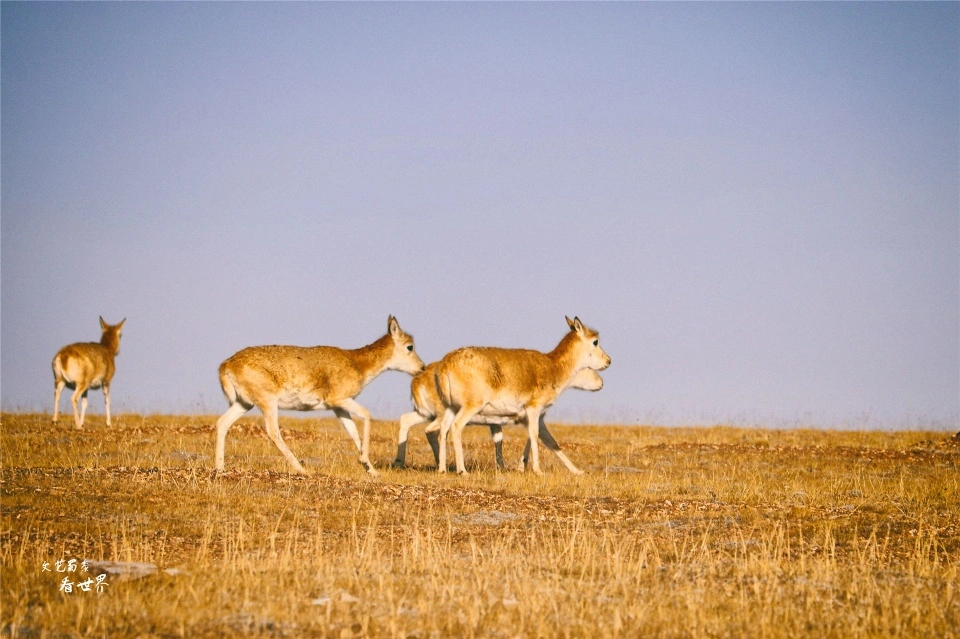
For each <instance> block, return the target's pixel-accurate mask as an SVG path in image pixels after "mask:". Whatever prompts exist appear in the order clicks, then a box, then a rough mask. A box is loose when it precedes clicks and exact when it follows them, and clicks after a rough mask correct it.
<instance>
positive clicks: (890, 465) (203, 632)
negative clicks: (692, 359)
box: [0, 414, 960, 639]
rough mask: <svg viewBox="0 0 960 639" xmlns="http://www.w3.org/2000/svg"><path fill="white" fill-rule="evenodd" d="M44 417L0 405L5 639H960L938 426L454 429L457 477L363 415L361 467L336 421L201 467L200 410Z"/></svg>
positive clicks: (959, 565) (945, 437)
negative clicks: (459, 435) (579, 472)
mask: <svg viewBox="0 0 960 639" xmlns="http://www.w3.org/2000/svg"><path fill="white" fill-rule="evenodd" d="M49 420H50V417H49V415H32V414H4V415H2V427H0V436H2V440H0V441H2V455H3V458H2V470H0V498H2V501H0V505H2V522H0V591H2V595H0V636H4V637H219V636H268V637H365V636H375V637H417V638H424V639H426V638H432V637H591V638H592V637H818V638H823V637H826V638H829V637H958V636H960V592H958V585H957V582H958V577H960V467H958V466H960V442H958V440H956V439H954V438H953V437H952V436H951V434H947V433H925V432H823V431H814V430H791V431H775V430H760V429H736V428H682V429H681V428H678V429H670V428H653V427H650V428H646V427H619V426H561V425H557V426H556V427H555V428H554V427H551V429H552V430H553V432H554V434H555V435H556V436H557V439H558V440H559V441H560V442H561V443H562V444H563V445H564V447H565V449H566V450H567V451H568V454H569V455H570V457H571V458H572V459H573V460H574V462H575V463H577V464H578V465H579V466H580V467H581V468H583V469H585V470H586V471H587V474H586V475H585V476H583V477H573V476H571V475H570V474H569V473H567V472H566V470H565V469H564V468H563V467H562V466H561V465H560V464H559V462H557V460H556V459H555V458H554V457H553V456H552V455H551V454H550V453H549V452H547V453H544V454H543V455H542V459H543V460H544V462H545V470H546V475H545V476H544V477H536V476H533V475H532V474H529V473H527V474H520V473H517V472H515V471H511V472H506V473H498V472H497V471H496V470H495V467H494V462H493V450H492V445H491V444H490V442H489V435H487V434H485V433H484V431H483V430H481V429H468V430H467V437H466V446H467V459H468V469H469V470H470V471H471V474H470V475H468V476H464V477H458V476H456V475H451V474H447V475H443V476H441V475H438V474H437V473H435V472H433V471H431V470H430V467H431V465H432V456H431V455H430V452H429V448H428V447H427V445H426V441H425V439H424V438H423V436H422V429H414V432H413V433H411V443H410V448H409V450H408V457H407V460H408V464H410V466H411V468H409V469H407V470H394V469H392V468H390V461H391V460H392V458H393V453H394V452H395V445H396V444H395V438H396V424H395V423H390V422H377V423H375V424H374V428H373V431H374V432H373V436H372V439H371V441H372V455H371V458H372V460H373V461H374V464H375V465H377V467H378V468H379V469H380V470H381V476H380V477H379V478H376V479H374V478H369V477H368V476H366V474H365V473H364V472H363V470H362V469H361V467H360V465H359V464H358V463H357V454H356V450H355V449H354V448H353V446H352V444H351V443H350V441H349V440H348V439H347V437H346V435H345V434H344V433H343V431H342V429H341V427H340V426H339V424H338V423H337V422H336V421H335V420H332V419H295V418H289V417H287V418H283V417H282V418H281V428H282V430H283V433H284V438H285V439H286V441H287V443H288V444H289V445H290V447H291V449H292V450H293V451H294V453H295V454H296V455H297V456H298V457H299V458H300V459H302V460H304V463H305V466H306V467H307V468H308V470H310V471H311V474H310V475H309V476H305V477H302V476H294V475H291V474H289V473H288V472H287V468H286V467H285V465H284V461H283V459H282V458H281V457H280V455H279V453H278V452H277V451H276V449H275V448H274V446H273V444H272V443H270V442H269V440H267V439H266V438H265V436H264V435H263V433H262V426H261V425H260V422H259V420H258V419H256V418H249V419H244V420H241V421H240V422H239V423H238V425H237V426H235V427H234V429H233V430H232V431H231V434H230V437H229V438H228V439H227V468H228V470H227V471H226V472H225V473H223V474H221V475H220V476H217V477H214V476H213V475H212V473H211V470H210V469H211V467H212V456H213V448H214V432H213V423H214V421H215V417H196V416H138V415H120V416H119V417H115V419H114V424H113V426H111V427H109V428H107V427H106V426H105V425H104V423H103V419H102V417H101V416H97V415H94V416H90V417H89V421H88V424H87V428H86V430H84V431H82V432H79V431H74V430H72V429H70V428H67V427H65V426H63V425H61V426H59V427H54V426H52V425H51V424H50V421H49ZM67 421H68V422H69V420H67ZM506 434H507V441H506V442H505V452H506V454H507V457H508V459H516V458H518V457H519V451H520V449H521V448H522V445H523V440H522V436H521V433H520V431H519V430H517V429H508V430H507V431H506ZM70 559H76V560H77V561H81V560H84V559H87V560H114V561H123V562H149V563H151V564H154V565H156V566H157V568H158V570H157V571H156V572H155V573H154V574H152V575H150V576H147V577H143V578H139V579H132V578H124V577H122V576H116V575H108V577H109V579H107V585H106V586H104V587H103V588H102V592H100V593H96V592H95V591H93V590H91V591H90V592H82V591H80V590H79V589H77V588H75V589H74V591H73V592H72V593H66V592H61V590H60V584H61V580H62V579H63V578H65V577H66V578H70V577H73V578H74V579H73V580H74V581H76V582H79V580H80V579H81V578H83V577H84V575H80V574H79V572H77V573H75V574H71V573H69V572H65V573H58V572H57V569H56V568H57V564H56V561H57V560H63V561H68V560H70ZM45 563H46V564H48V568H49V570H44V568H43V566H44V564H45Z"/></svg>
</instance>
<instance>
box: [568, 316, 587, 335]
mask: <svg viewBox="0 0 960 639" xmlns="http://www.w3.org/2000/svg"><path fill="white" fill-rule="evenodd" d="M567 324H569V325H570V330H571V331H575V332H577V333H581V334H582V333H583V323H582V322H581V321H580V318H579V317H574V318H573V321H572V322H571V321H570V318H569V317H568V318H567Z"/></svg>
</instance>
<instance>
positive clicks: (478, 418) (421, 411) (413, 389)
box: [393, 362, 603, 475]
mask: <svg viewBox="0 0 960 639" xmlns="http://www.w3.org/2000/svg"><path fill="white" fill-rule="evenodd" d="M438 363H439V362H434V363H433V364H429V365H428V366H427V367H426V368H425V369H424V370H423V372H422V373H419V374H417V375H414V377H413V380H412V381H411V382H410V399H411V401H412V402H413V408H414V410H413V411H412V412H409V413H405V414H404V415H401V416H400V432H399V434H398V436H397V458H396V459H395V460H394V462H393V465H394V466H395V467H396V468H403V467H404V465H405V463H406V454H407V435H408V433H409V432H410V429H411V428H413V427H414V426H417V425H419V424H424V423H426V422H430V424H429V425H428V426H427V427H426V429H424V435H426V436H427V441H428V442H429V443H430V448H431V449H432V450H433V459H434V461H436V462H437V464H438V465H439V463H440V422H441V420H442V419H443V413H444V406H443V402H442V401H441V400H440V395H439V394H438V393H437V383H436V376H435V375H436V370H437V364H438ZM569 388H579V389H582V390H588V391H598V390H600V389H601V388H603V378H602V377H600V374H599V373H597V371H595V370H592V369H590V368H585V369H583V370H581V371H580V372H578V373H577V374H576V375H574V377H573V379H572V380H570V385H569ZM489 413H490V409H489V408H488V407H486V406H485V407H484V408H482V409H480V412H478V413H477V414H476V415H474V416H473V417H472V418H471V419H470V421H469V422H468V423H467V425H468V426H471V425H487V426H489V427H490V435H491V437H492V438H493V443H494V447H495V456H496V461H497V468H499V469H501V470H503V468H504V464H503V427H504V426H505V425H507V424H514V423H516V424H525V422H524V419H525V417H524V415H523V414H522V413H520V414H514V415H500V414H497V413H496V412H494V413H493V414H489ZM539 436H540V439H541V440H542V441H543V443H544V444H545V445H546V446H547V448H549V449H550V450H552V451H553V452H554V453H555V454H556V455H557V457H558V458H559V459H560V461H561V462H563V464H564V466H566V467H567V468H568V469H569V470H570V472H572V473H574V474H575V475H579V474H582V471H581V470H579V469H578V468H577V467H576V466H575V465H574V464H573V462H571V461H570V459H569V458H568V457H567V456H566V455H565V454H564V453H563V451H562V450H560V446H559V445H558V444H557V440H555V439H554V438H553V435H551V434H550V431H549V430H547V427H546V425H545V424H542V423H541V425H540V430H539ZM529 451H530V442H529V441H528V442H527V445H526V447H525V448H524V450H523V458H522V460H521V462H520V463H521V464H524V463H525V462H526V460H527V458H528V454H529Z"/></svg>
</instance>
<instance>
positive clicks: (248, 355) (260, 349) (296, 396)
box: [215, 315, 423, 475]
mask: <svg viewBox="0 0 960 639" xmlns="http://www.w3.org/2000/svg"><path fill="white" fill-rule="evenodd" d="M386 370H395V371H403V372H405V373H410V374H411V375H414V374H416V373H419V372H420V371H422V370H423V362H422V361H421V360H420V358H419V357H418V356H417V354H416V352H414V350H413V336H412V335H408V334H406V333H404V332H403V330H402V329H401V328H400V324H398V323H397V320H396V319H395V318H394V317H393V316H392V315H391V316H390V317H389V318H388V319H387V334H386V335H384V336H383V337H381V338H380V339H378V340H377V341H375V342H374V343H372V344H369V345H367V346H363V347H362V348H357V349H354V350H345V349H342V348H336V347H334V346H310V347H301V346H251V347H250V348H245V349H243V350H242V351H239V352H238V353H236V354H234V355H233V356H232V357H230V358H229V359H227V360H226V361H225V362H224V363H223V364H221V365H220V385H221V387H223V393H224V394H225V395H226V396H227V400H228V401H229V402H230V407H229V408H228V409H227V412H225V413H224V414H223V415H222V416H221V417H220V419H218V420H217V452H216V457H215V464H216V469H217V470H223V455H224V447H225V444H226V439H227V431H229V430H230V427H231V426H232V425H233V423H234V422H235V421H237V419H239V418H240V416H241V415H243V414H244V413H246V412H247V411H248V410H250V409H251V408H253V407H254V406H256V407H257V408H259V409H260V411H261V412H262V413H263V422H264V425H265V426H266V429H267V435H268V436H269V437H270V439H271V440H273V443H274V444H276V445H277V448H279V449H280V452H281V453H283V456H284V457H285V458H286V459H287V461H288V462H289V463H290V465H291V466H293V468H294V470H295V471H296V472H298V473H304V472H305V471H304V469H303V466H301V465H300V462H299V461H297V458H296V457H294V456H293V453H291V452H290V449H289V448H287V445H286V444H285V443H284V441H283V437H282V436H281V435H280V426H279V424H278V422H277V411H278V409H284V410H304V411H306V410H321V409H325V408H326V409H330V410H332V411H333V412H334V413H335V414H336V416H337V418H338V419H339V420H340V423H341V424H343V427H344V428H345V429H346V431H347V433H348V434H349V435H350V438H351V439H352V440H353V443H354V444H356V445H357V450H359V451H360V463H361V464H363V466H364V468H366V469H367V472H368V473H370V474H371V475H376V474H377V471H376V470H375V469H374V467H373V464H371V463H370V413H369V412H368V411H367V409H366V408H364V407H363V406H361V405H360V404H358V403H357V402H356V401H355V400H354V397H356V396H357V395H359V394H360V391H362V390H363V389H364V387H365V386H366V385H367V384H369V383H370V382H371V381H373V379H374V378H375V377H376V376H377V375H379V374H380V373H382V372H383V371H386ZM355 418H360V419H362V420H363V441H362V442H361V440H360V436H359V435H358V433H357V425H356V423H355V422H354V421H353V420H354V419H355Z"/></svg>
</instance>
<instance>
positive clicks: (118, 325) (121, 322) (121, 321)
mask: <svg viewBox="0 0 960 639" xmlns="http://www.w3.org/2000/svg"><path fill="white" fill-rule="evenodd" d="M126 321H127V318H126V317H124V318H123V319H122V320H120V323H119V324H117V328H118V329H119V328H123V323H124V322H126Z"/></svg>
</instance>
